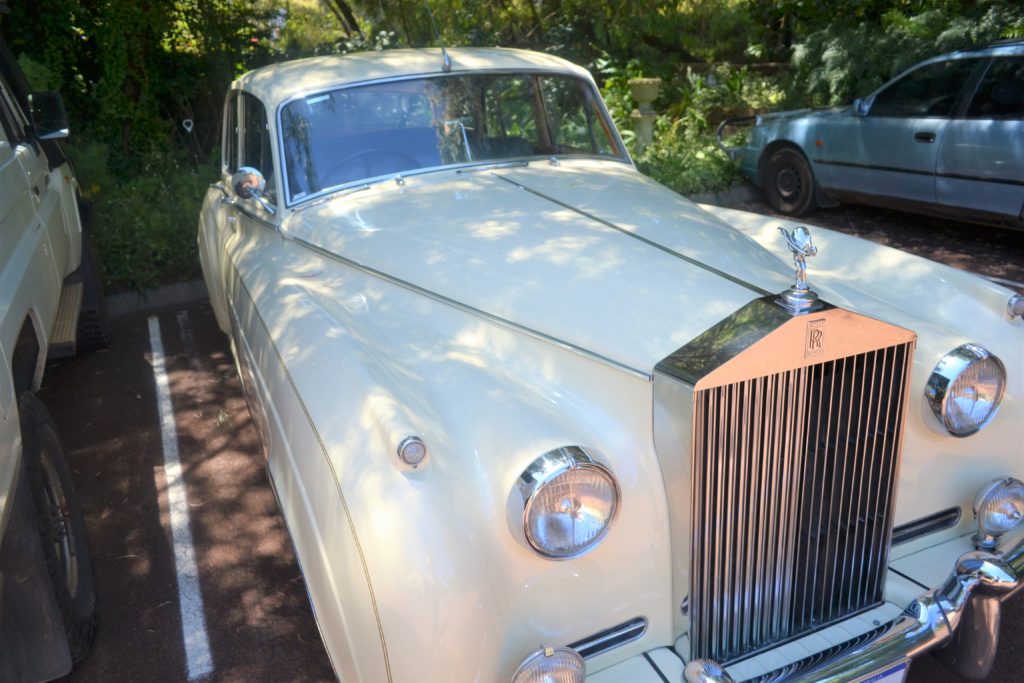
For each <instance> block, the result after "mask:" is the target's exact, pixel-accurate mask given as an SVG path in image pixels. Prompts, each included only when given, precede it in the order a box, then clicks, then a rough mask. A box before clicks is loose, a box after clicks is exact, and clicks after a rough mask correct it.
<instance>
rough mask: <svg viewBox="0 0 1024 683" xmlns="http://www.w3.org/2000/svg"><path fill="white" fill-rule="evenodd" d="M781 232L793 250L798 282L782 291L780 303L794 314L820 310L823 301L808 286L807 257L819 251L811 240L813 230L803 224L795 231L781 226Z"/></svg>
mask: <svg viewBox="0 0 1024 683" xmlns="http://www.w3.org/2000/svg"><path fill="white" fill-rule="evenodd" d="M779 234H780V235H782V237H783V238H784V239H785V240H786V244H787V245H789V250H790V251H791V252H793V264H794V265H795V266H796V284H794V285H793V286H792V287H790V288H789V289H787V290H786V291H785V292H783V293H782V296H781V297H779V303H780V304H782V305H783V306H785V307H786V308H787V309H788V310H789V311H790V312H792V313H794V314H800V313H808V312H810V311H815V310H818V309H819V308H821V301H819V300H818V295H817V294H815V293H814V292H812V291H811V290H810V288H808V287H807V257H808V256H814V255H815V254H817V253H818V248H817V247H816V246H814V244H813V243H812V242H811V231H810V230H808V229H807V228H805V227H804V226H802V225H801V226H799V227H797V228H796V229H795V230H793V232H789V231H788V230H786V229H785V228H779Z"/></svg>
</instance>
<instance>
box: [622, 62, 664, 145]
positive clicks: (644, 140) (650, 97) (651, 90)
mask: <svg viewBox="0 0 1024 683" xmlns="http://www.w3.org/2000/svg"><path fill="white" fill-rule="evenodd" d="M629 89H630V92H632V94H633V99H634V100H636V103H637V108H636V109H634V110H633V113H632V115H631V118H632V119H633V125H634V127H635V128H636V155H637V156H640V155H641V154H643V153H644V150H645V149H647V146H648V145H650V144H651V143H652V142H654V120H655V119H656V118H658V113H657V112H656V111H654V107H653V106H652V103H653V102H654V100H655V99H657V97H658V91H659V90H660V89H661V79H660V78H631V79H629Z"/></svg>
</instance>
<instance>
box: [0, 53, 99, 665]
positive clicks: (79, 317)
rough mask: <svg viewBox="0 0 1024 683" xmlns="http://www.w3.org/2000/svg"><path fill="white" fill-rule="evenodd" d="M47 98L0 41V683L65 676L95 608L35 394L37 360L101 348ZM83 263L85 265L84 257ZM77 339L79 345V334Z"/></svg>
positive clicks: (61, 463) (66, 483)
mask: <svg viewBox="0 0 1024 683" xmlns="http://www.w3.org/2000/svg"><path fill="white" fill-rule="evenodd" d="M67 128H68V127H67V117H66V115H65V113H64V105H63V103H62V101H61V99H60V95H58V94H57V93H30V92H29V89H28V87H27V83H26V82H25V78H24V76H23V74H22V73H21V71H20V70H19V68H18V65H17V62H15V60H14V58H13V56H12V55H11V53H10V51H9V50H8V49H7V46H6V44H4V42H3V40H2V39H0V653H2V654H0V680H3V681H39V680H50V679H53V678H57V677H59V676H63V675H65V674H66V673H67V672H68V671H70V669H71V667H72V665H73V663H75V662H77V661H79V660H81V659H82V658H83V657H84V656H85V654H86V653H87V652H88V650H89V646H90V645H91V643H92V640H93V634H94V631H95V623H96V622H95V612H96V609H95V605H96V597H95V590H94V585H93V576H92V564H91V562H90V559H89V551H88V547H87V545H86V539H85V528H84V525H83V522H82V515H81V513H80V511H79V509H78V505H77V502H76V498H75V492H74V488H73V486H72V482H71V473H70V469H69V468H68V466H67V463H66V462H65V460H64V456H63V452H62V450H61V445H60V440H59V439H58V437H57V432H56V430H55V428H54V425H53V422H52V421H51V420H50V417H49V415H48V414H47V412H46V409H45V408H44V407H43V404H42V403H41V402H40V401H39V399H37V398H36V397H35V395H34V391H35V390H36V389H38V388H39V386H40V384H41V382H42V379H43V371H44V368H45V365H46V361H47V358H53V357H57V356H65V355H70V354H73V353H75V351H76V350H77V349H80V348H82V346H90V347H96V346H102V345H105V343H106V342H107V341H108V340H109V336H108V333H107V325H106V315H105V310H104V308H103V298H102V292H101V291H100V287H99V281H98V278H97V275H96V270H95V268H94V266H93V262H92V259H90V258H88V257H86V258H83V243H84V238H83V231H82V224H81V221H80V219H79V212H78V202H77V199H78V188H77V182H76V180H75V177H74V174H73V172H72V170H71V167H70V165H69V164H68V161H67V159H66V157H65V156H64V153H63V150H62V149H61V147H60V145H59V143H58V142H57V141H58V140H59V139H61V138H64V137H67V134H68V130H67ZM84 253H85V254H87V255H88V254H89V253H90V252H89V251H88V249H86V250H85V252H84ZM80 332H81V333H82V334H80Z"/></svg>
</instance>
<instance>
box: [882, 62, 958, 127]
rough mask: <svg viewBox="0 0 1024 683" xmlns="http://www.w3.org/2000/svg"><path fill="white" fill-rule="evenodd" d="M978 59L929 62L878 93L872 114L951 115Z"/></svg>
mask: <svg viewBox="0 0 1024 683" xmlns="http://www.w3.org/2000/svg"><path fill="white" fill-rule="evenodd" d="M977 65H978V60H977V59H949V60H946V61H944V62H936V63H934V64H928V65H927V66H922V67H921V68H919V69H916V70H914V71H912V72H910V73H909V74H907V75H906V76H904V77H903V78H901V79H900V80H898V81H896V82H895V83H893V84H892V85H890V86H889V87H887V88H886V89H885V90H883V91H882V92H880V93H879V94H878V95H877V96H876V97H875V102H874V104H872V105H871V111H870V112H869V113H868V115H869V116H949V115H950V114H952V113H953V107H954V106H955V105H956V101H957V98H958V97H959V95H960V91H961V90H963V87H964V83H966V82H967V79H968V78H969V77H970V75H971V72H972V71H973V70H974V68H975V67H976V66H977Z"/></svg>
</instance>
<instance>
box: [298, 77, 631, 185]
mask: <svg viewBox="0 0 1024 683" xmlns="http://www.w3.org/2000/svg"><path fill="white" fill-rule="evenodd" d="M281 135H282V137H283V141H284V162H285V172H286V176H287V178H288V183H287V185H288V187H287V190H288V196H289V201H290V202H296V201H301V200H302V199H305V198H308V197H311V196H313V195H316V194H320V193H321V192H324V191H326V190H330V189H332V188H336V187H339V186H342V185H346V184H349V183H353V182H357V181H361V180H366V179H369V178H377V177H380V176H390V175H394V174H400V173H408V172H411V171H416V170H420V169H430V168H439V167H444V166H451V165H459V164H470V163H478V162H494V161H502V160H508V159H521V158H524V157H531V156H556V155H558V156H561V155H589V156H602V157H612V158H617V159H624V155H623V152H622V150H621V148H620V146H619V144H618V143H617V141H616V137H615V135H614V134H613V132H612V126H611V124H610V123H609V121H608V119H607V117H606V116H605V115H604V113H603V110H602V108H601V107H600V106H599V105H598V99H597V95H596V94H595V93H594V91H593V88H592V87H591V85H590V84H589V83H587V82H586V81H584V80H583V79H580V78H573V77H570V76H561V75H553V74H478V75H471V76H443V77H435V78H421V79H409V80H402V81H391V82H387V83H380V84H375V85H365V86H357V87H349V88H342V89H338V90H332V91H329V92H322V93H317V94H315V95H310V96H308V97H304V98H302V99H299V100H295V101H293V102H290V103H288V104H287V105H285V107H284V108H283V109H282V111H281Z"/></svg>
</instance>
